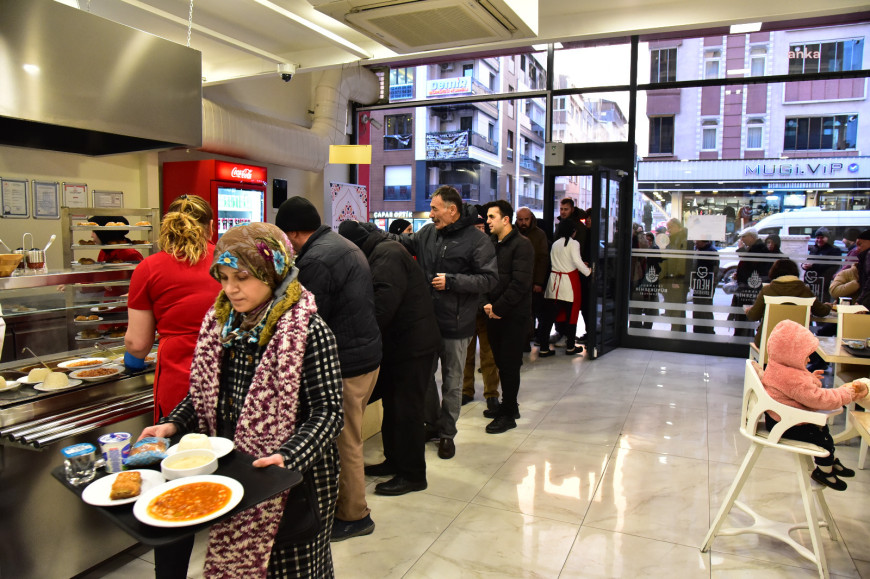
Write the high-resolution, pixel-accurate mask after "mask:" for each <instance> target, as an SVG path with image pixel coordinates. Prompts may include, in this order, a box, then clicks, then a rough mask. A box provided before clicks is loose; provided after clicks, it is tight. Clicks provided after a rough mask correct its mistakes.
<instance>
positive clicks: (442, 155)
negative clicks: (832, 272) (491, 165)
mask: <svg viewBox="0 0 870 579" xmlns="http://www.w3.org/2000/svg"><path fill="white" fill-rule="evenodd" d="M469 146H471V147H477V148H478V149H481V150H483V151H486V152H488V153H492V154H493V155H495V154H498V143H497V142H495V141H493V142H490V141H489V140H487V138H486V137H484V136H483V135H481V134H478V133H475V132H474V131H472V130H466V131H446V132H442V133H426V159H427V160H428V161H451V160H459V159H469V158H470V157H469V154H468V147H469Z"/></svg>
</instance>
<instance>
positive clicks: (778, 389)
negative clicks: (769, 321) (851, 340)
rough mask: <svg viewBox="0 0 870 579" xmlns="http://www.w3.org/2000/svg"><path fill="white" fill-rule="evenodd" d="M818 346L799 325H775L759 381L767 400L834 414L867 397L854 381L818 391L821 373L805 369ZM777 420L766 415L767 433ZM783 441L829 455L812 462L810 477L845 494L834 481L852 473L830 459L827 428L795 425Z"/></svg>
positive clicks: (831, 446)
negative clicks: (801, 443)
mask: <svg viewBox="0 0 870 579" xmlns="http://www.w3.org/2000/svg"><path fill="white" fill-rule="evenodd" d="M818 346H819V340H818V339H817V338H816V337H815V336H814V335H813V334H812V332H810V331H809V330H808V329H806V328H805V327H803V326H802V325H800V324H798V323H796V322H792V321H791V320H784V321H782V322H780V323H778V324H777V325H776V327H775V328H774V329H773V331H772V332H771V333H770V337H769V338H768V339H767V352H768V354H769V356H770V358H769V363H768V365H767V368H765V370H764V376H763V377H762V379H761V383H762V384H763V385H764V389H765V390H766V391H767V393H768V394H770V397H771V398H773V399H774V400H776V401H777V402H780V403H782V404H786V405H788V406H793V407H795V408H800V409H801V410H835V409H837V408H840V407H841V406H845V405H846V404H849V403H850V402H852V401H853V400H857V399H859V398H863V397H865V396H866V395H867V386H866V385H865V384H864V383H863V382H861V381H858V380H856V381H855V382H850V383H849V384H844V385H843V386H841V387H839V388H822V382H821V380H820V379H819V377H820V376H821V375H822V374H823V373H824V371H823V370H816V371H815V372H812V373H811V372H809V371H808V370H807V369H806V366H807V364H808V363H809V355H810V354H812V353H813V352H815V351H816V348H818ZM779 420H780V417H779V415H778V414H776V413H775V412H769V413H767V414H766V415H765V422H766V424H767V429H768V430H771V429H772V428H773V427H774V426H776V423H777V422H779ZM783 438H790V439H792V440H801V441H804V442H809V443H811V444H816V445H818V446H821V447H822V448H824V449H825V450H827V451H828V452H829V453H830V454H829V455H828V456H823V457H817V458H816V459H815V462H816V469H815V470H814V471H813V473H812V475H811V477H812V479H813V480H814V481H816V482H818V483H821V484H823V485H825V486H828V487H830V488H832V489H834V490H838V491H844V490H846V483H845V482H843V481H841V480H840V479H839V478H838V477H852V476H855V471H854V470H852V469H849V468H846V467H845V466H843V465H842V463H840V460H839V459H837V458H835V457H834V441H833V439H832V438H831V433H830V432H829V431H828V426H827V425H825V426H823V427H819V426H817V425H815V424H807V423H804V424H798V425H796V426H793V427H791V428H789V429H788V430H786V431H785V433H783Z"/></svg>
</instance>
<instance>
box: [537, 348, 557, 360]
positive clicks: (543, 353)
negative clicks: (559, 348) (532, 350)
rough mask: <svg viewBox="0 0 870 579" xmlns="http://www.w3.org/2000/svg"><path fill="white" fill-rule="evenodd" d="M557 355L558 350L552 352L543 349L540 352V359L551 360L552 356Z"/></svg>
mask: <svg viewBox="0 0 870 579" xmlns="http://www.w3.org/2000/svg"><path fill="white" fill-rule="evenodd" d="M555 355H556V350H550V349H549V348H547V349H543V348H542V349H541V351H540V352H538V358H549V357H550V356H555Z"/></svg>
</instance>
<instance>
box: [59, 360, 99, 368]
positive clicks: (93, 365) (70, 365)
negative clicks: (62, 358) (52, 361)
mask: <svg viewBox="0 0 870 579" xmlns="http://www.w3.org/2000/svg"><path fill="white" fill-rule="evenodd" d="M85 361H87V362H92V363H91V364H87V365H84V364H83V365H81V366H73V364H76V363H78V362H85ZM108 361H109V359H108V358H77V359H75V360H67V361H66V362H61V363H60V364H58V365H57V367H58V368H64V369H66V370H87V369H89V368H96V367H98V366H102V365H103V364H105V363H106V362H108Z"/></svg>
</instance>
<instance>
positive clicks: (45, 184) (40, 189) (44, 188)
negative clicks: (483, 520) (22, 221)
mask: <svg viewBox="0 0 870 579" xmlns="http://www.w3.org/2000/svg"><path fill="white" fill-rule="evenodd" d="M59 189H60V186H59V184H58V183H57V181H55V182H51V181H36V180H34V181H33V218H34V219H60V199H59V195H58V191H59Z"/></svg>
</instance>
